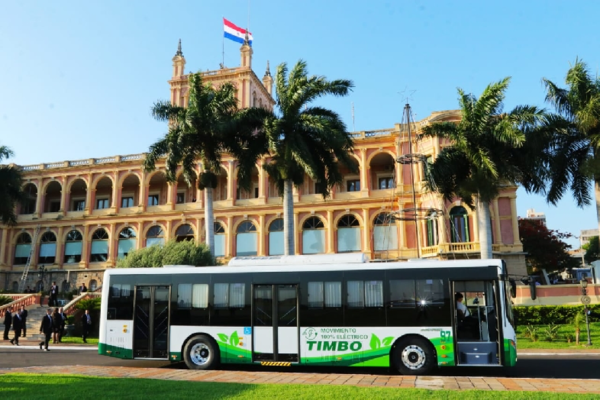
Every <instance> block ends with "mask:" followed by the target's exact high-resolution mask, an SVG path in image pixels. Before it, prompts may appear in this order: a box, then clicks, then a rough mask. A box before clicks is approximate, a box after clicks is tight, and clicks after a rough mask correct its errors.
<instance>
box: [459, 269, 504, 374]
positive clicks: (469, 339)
mask: <svg viewBox="0 0 600 400" xmlns="http://www.w3.org/2000/svg"><path fill="white" fill-rule="evenodd" d="M452 288H453V294H454V296H455V301H454V307H453V310H454V318H453V329H454V338H455V339H454V345H455V349H456V351H455V355H456V365H463V366H473V365H480V366H483V365H489V366H495V365H502V354H503V352H502V346H501V343H502V329H501V326H502V323H501V321H500V317H501V315H502V313H501V312H500V311H501V310H500V309H499V307H500V306H499V304H500V302H499V298H498V293H499V292H498V282H497V281H454V282H452ZM459 294H460V295H462V301H460V303H462V305H464V306H465V307H466V311H464V310H465V308H464V307H463V306H462V305H460V304H459V300H458V299H457V298H456V297H457V296H458V295H459ZM460 309H462V310H463V311H462V312H461V311H459V310H460ZM499 321H500V322H499Z"/></svg>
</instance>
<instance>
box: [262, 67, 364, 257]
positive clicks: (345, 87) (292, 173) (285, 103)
mask: <svg viewBox="0 0 600 400" xmlns="http://www.w3.org/2000/svg"><path fill="white" fill-rule="evenodd" d="M352 87H353V84H352V82H351V81H349V80H343V79H339V80H333V81H328V80H327V79H326V78H325V77H323V76H314V75H313V76H308V70H307V65H306V62H305V61H302V60H300V61H298V62H297V63H296V65H294V67H293V68H292V70H291V71H290V73H289V75H288V68H287V64H286V63H282V64H280V65H279V66H278V67H277V72H276V76H275V91H276V94H277V99H276V102H277V109H278V113H277V114H273V115H271V116H269V117H267V119H266V120H265V125H264V133H265V135H266V139H267V144H268V148H267V150H268V152H269V153H270V155H271V161H270V162H269V163H268V164H267V165H265V166H264V169H265V170H266V171H267V172H268V174H269V177H270V179H271V180H273V181H274V182H275V183H276V184H277V187H278V189H279V193H280V194H282V195H283V219H284V237H285V239H284V254H286V255H289V254H295V245H294V231H295V229H294V218H293V215H294V202H293V197H292V186H293V185H296V186H299V185H301V184H302V183H303V182H304V176H305V175H308V176H310V177H311V178H312V179H313V180H314V181H315V182H319V183H320V185H319V186H318V190H319V193H320V194H321V195H323V197H324V198H326V197H327V196H329V193H330V190H331V188H332V187H333V186H334V185H336V184H339V183H341V182H342V181H343V176H342V174H341V173H340V171H339V168H338V165H339V163H342V164H344V165H345V166H346V167H348V168H349V169H350V170H351V171H355V170H356V165H355V163H353V162H352V159H351V156H350V152H351V151H352V148H353V141H352V137H351V136H350V134H349V133H348V132H347V131H346V126H345V125H344V123H343V122H342V120H341V118H340V116H339V115H338V114H337V113H335V112H333V111H331V110H328V109H326V108H323V107H318V106H311V103H312V102H313V101H315V100H316V99H318V98H320V97H322V96H325V95H327V94H331V95H334V96H345V95H346V94H348V92H349V90H350V89H351V88H352Z"/></svg>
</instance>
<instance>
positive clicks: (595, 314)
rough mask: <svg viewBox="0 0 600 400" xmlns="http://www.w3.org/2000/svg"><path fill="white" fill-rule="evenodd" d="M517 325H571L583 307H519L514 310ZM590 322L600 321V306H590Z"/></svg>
mask: <svg viewBox="0 0 600 400" xmlns="http://www.w3.org/2000/svg"><path fill="white" fill-rule="evenodd" d="M513 309H514V311H515V317H516V320H517V325H528V324H531V325H548V324H570V323H571V321H573V318H574V317H575V315H576V314H577V313H583V306H582V305H581V306H517V307H514V308H513ZM588 310H590V322H597V321H599V320H600V304H590V305H589V306H588Z"/></svg>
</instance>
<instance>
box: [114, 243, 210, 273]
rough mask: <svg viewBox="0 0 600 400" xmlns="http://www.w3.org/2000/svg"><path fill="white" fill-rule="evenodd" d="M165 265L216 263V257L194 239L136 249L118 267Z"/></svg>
mask: <svg viewBox="0 0 600 400" xmlns="http://www.w3.org/2000/svg"><path fill="white" fill-rule="evenodd" d="M163 265H195V266H208V265H216V262H215V259H214V257H213V256H212V255H211V254H210V251H209V250H208V247H206V245H204V244H200V245H197V244H195V243H194V242H192V241H187V240H186V241H183V242H176V241H174V240H172V241H169V242H167V243H166V244H165V245H164V246H159V245H154V246H150V247H145V248H143V249H139V250H134V251H132V252H130V253H129V254H127V256H126V257H125V258H122V259H120V260H119V261H117V268H160V267H162V266H163Z"/></svg>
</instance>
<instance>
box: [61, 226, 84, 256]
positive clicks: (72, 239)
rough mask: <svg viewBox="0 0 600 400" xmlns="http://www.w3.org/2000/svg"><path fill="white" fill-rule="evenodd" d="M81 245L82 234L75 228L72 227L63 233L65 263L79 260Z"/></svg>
mask: <svg viewBox="0 0 600 400" xmlns="http://www.w3.org/2000/svg"><path fill="white" fill-rule="evenodd" d="M82 245H83V235H82V234H81V232H80V231H78V230H77V229H72V230H70V231H69V232H67V234H66V235H65V255H64V262H65V263H66V264H74V263H78V262H80V261H81V248H82Z"/></svg>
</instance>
